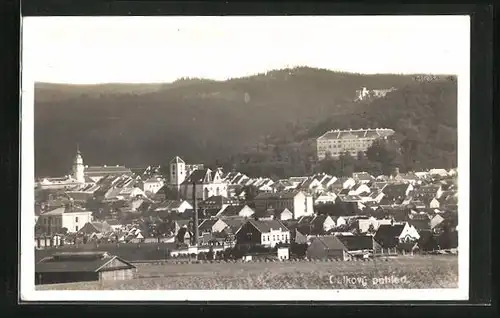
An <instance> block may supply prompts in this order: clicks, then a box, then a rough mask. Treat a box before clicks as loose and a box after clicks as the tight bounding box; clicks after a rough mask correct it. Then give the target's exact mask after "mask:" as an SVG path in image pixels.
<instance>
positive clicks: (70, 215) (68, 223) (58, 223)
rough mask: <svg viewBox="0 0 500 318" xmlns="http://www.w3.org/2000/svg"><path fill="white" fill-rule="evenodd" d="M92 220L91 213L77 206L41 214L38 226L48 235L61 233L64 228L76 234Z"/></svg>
mask: <svg viewBox="0 0 500 318" xmlns="http://www.w3.org/2000/svg"><path fill="white" fill-rule="evenodd" d="M92 220H93V218H92V212H91V211H86V210H84V209H82V208H79V207H76V206H67V207H59V208H56V209H54V210H51V211H48V212H45V213H42V214H40V216H39V217H38V220H37V224H36V226H37V227H39V228H40V229H41V230H42V231H43V232H44V233H48V234H56V233H61V232H62V229H63V228H66V229H67V230H68V232H69V233H76V232H78V231H79V230H80V229H81V228H82V227H83V226H84V225H85V224H86V223H89V222H92Z"/></svg>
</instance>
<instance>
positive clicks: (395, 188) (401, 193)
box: [382, 183, 408, 200]
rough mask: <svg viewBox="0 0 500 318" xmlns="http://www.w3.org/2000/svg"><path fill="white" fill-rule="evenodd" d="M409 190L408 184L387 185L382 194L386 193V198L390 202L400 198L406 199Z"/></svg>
mask: <svg viewBox="0 0 500 318" xmlns="http://www.w3.org/2000/svg"><path fill="white" fill-rule="evenodd" d="M407 189H408V185H407V184H404V183H402V184H397V183H394V184H387V185H386V186H385V187H384V188H383V189H382V192H383V193H384V198H387V199H389V200H395V199H398V198H403V199H404V198H405V197H406V190H407Z"/></svg>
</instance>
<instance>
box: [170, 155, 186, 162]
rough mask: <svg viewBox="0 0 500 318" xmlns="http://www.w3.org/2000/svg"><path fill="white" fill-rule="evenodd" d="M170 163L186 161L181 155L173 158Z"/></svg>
mask: <svg viewBox="0 0 500 318" xmlns="http://www.w3.org/2000/svg"><path fill="white" fill-rule="evenodd" d="M170 163H185V162H184V160H182V159H181V158H180V157H179V156H175V157H174V158H173V159H172V160H170Z"/></svg>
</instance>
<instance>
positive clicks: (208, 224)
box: [198, 219, 219, 231]
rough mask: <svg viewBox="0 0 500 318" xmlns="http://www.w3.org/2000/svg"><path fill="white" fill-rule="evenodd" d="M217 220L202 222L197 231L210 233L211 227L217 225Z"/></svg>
mask: <svg viewBox="0 0 500 318" xmlns="http://www.w3.org/2000/svg"><path fill="white" fill-rule="evenodd" d="M218 221H219V219H206V220H203V221H202V222H201V223H200V224H199V225H198V229H199V230H200V231H211V230H212V227H213V226H214V224H215V223H217V222H218Z"/></svg>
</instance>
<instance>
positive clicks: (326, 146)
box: [316, 128, 395, 160]
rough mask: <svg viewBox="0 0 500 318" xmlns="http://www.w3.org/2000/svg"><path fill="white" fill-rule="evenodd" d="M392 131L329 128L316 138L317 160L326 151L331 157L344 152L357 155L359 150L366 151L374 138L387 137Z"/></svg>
mask: <svg viewBox="0 0 500 318" xmlns="http://www.w3.org/2000/svg"><path fill="white" fill-rule="evenodd" d="M394 133H395V132H394V130H392V129H388V128H375V129H370V128H368V129H356V130H353V129H349V130H338V129H337V130H330V131H327V132H326V133H324V134H323V135H322V136H320V137H319V138H318V139H316V150H317V156H318V159H319V160H322V159H324V158H325V157H326V156H327V154H328V153H329V154H330V155H331V156H332V157H338V156H340V155H341V154H342V153H345V152H349V153H350V154H351V155H352V156H357V154H358V152H360V151H362V152H366V150H367V149H368V148H369V147H370V146H371V145H372V144H373V142H374V141H375V140H377V139H387V138H388V137H389V136H392V135H394Z"/></svg>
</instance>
